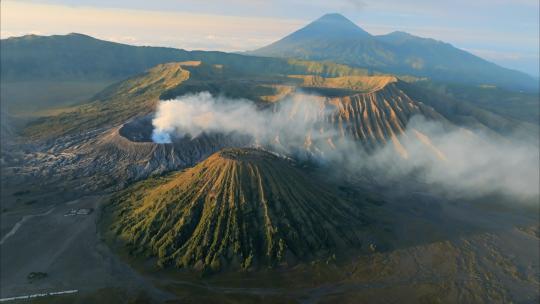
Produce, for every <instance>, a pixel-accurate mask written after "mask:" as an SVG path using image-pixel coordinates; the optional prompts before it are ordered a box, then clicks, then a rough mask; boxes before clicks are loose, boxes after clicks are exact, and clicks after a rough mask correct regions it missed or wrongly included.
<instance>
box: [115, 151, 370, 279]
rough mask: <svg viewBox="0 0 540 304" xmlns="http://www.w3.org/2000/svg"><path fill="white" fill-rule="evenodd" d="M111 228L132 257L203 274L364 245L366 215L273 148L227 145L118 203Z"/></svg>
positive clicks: (130, 191)
mask: <svg viewBox="0 0 540 304" xmlns="http://www.w3.org/2000/svg"><path fill="white" fill-rule="evenodd" d="M111 212H113V221H112V223H111V226H110V229H111V231H112V232H113V233H114V234H115V235H117V237H118V238H119V239H120V240H122V241H123V242H125V244H126V245H127V246H128V248H129V250H130V252H131V254H133V255H136V256H147V257H156V258H157V263H158V265H160V266H169V265H172V266H176V267H180V268H188V269H195V270H198V271H211V272H212V271H218V270H222V269H258V268H260V267H264V266H269V267H274V266H279V265H295V264H297V263H299V262H304V261H307V260H310V259H318V258H326V257H328V256H331V255H332V254H333V253H336V252H338V253H341V252H342V251H343V250H345V249H347V248H354V247H356V246H358V245H360V239H361V230H360V229H362V227H363V226H364V225H365V224H367V222H368V220H367V218H366V217H365V216H364V215H363V213H362V211H361V208H360V206H359V204H358V203H353V202H351V201H345V200H343V199H341V198H339V197H338V196H336V195H335V194H334V192H333V191H331V190H329V189H327V188H326V187H325V186H323V185H321V184H318V183H317V182H316V181H315V180H311V179H310V178H309V177H307V176H306V175H305V174H304V173H303V172H302V171H300V169H297V168H296V167H294V166H293V165H292V164H290V163H288V162H287V161H285V160H283V159H280V158H278V157H277V156H274V155H272V154H270V153H268V152H264V151H261V150H254V149H226V150H222V151H221V152H218V153H216V154H214V155H212V156H210V157H209V158H208V159H206V160H205V161H203V162H201V163H199V164H198V165H197V166H195V167H193V168H191V169H189V170H186V171H184V172H180V173H176V174H172V175H170V176H168V177H166V178H157V179H149V180H147V181H144V182H142V183H139V184H136V185H135V186H133V187H131V188H129V189H128V190H126V191H124V192H123V194H122V195H120V196H118V197H117V198H116V199H114V200H113V203H112V210H111Z"/></svg>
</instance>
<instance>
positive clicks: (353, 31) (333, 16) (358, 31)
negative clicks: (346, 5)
mask: <svg viewBox="0 0 540 304" xmlns="http://www.w3.org/2000/svg"><path fill="white" fill-rule="evenodd" d="M295 33H310V34H312V35H318V36H321V35H333V37H342V36H347V37H349V38H351V35H352V37H354V36H366V37H368V36H371V35H370V34H369V33H368V32H366V31H364V30H363V29H362V28H360V27H359V26H358V25H356V24H355V23H354V22H352V21H351V20H349V19H347V18H346V17H345V16H343V15H342V14H338V13H330V14H325V15H323V16H321V17H320V18H319V19H317V20H315V21H313V22H311V23H310V24H308V25H306V26H305V27H304V28H302V29H300V30H298V31H297V32H295ZM295 33H293V35H294V34H295Z"/></svg>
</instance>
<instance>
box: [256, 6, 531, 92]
mask: <svg viewBox="0 0 540 304" xmlns="http://www.w3.org/2000/svg"><path fill="white" fill-rule="evenodd" d="M248 54H251V55H256V56H269V57H283V58H297V59H304V60H324V61H332V62H336V63H341V64H346V65H349V66H352V67H362V68H367V69H369V70H371V71H374V72H383V73H390V74H395V75H414V76H418V77H428V78H430V79H433V80H437V81H444V82H452V83H461V84H476V85H482V84H491V85H496V86H501V87H504V88H509V89H519V90H527V91H531V92H537V91H538V81H537V80H535V79H534V77H532V76H530V75H527V74H525V73H522V72H519V71H515V70H510V69H506V68H503V67H501V66H498V65H496V64H494V63H492V62H488V61H486V60H484V59H482V58H480V57H478V56H475V55H473V54H471V53H468V52H466V51H464V50H461V49H458V48H456V47H454V46H452V45H451V44H449V43H446V42H442V41H438V40H435V39H430V38H422V37H418V36H414V35H411V34H408V33H405V32H399V31H398V32H392V33H389V34H386V35H379V36H375V35H371V34H369V33H368V32H367V31H365V30H363V29H362V28H361V27H359V26H358V25H356V24H355V23H353V22H352V21H350V20H349V19H347V18H346V17H344V16H343V15H341V14H326V15H323V16H322V17H320V18H319V19H317V20H315V21H313V22H311V23H309V24H307V25H306V26H305V27H303V28H301V29H299V30H297V31H295V32H293V33H291V34H289V35H287V36H286V37H284V38H282V39H280V40H278V41H276V42H274V43H271V44H269V45H267V46H264V47H262V48H259V49H257V50H254V51H250V52H248Z"/></svg>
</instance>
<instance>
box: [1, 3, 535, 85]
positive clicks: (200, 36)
mask: <svg viewBox="0 0 540 304" xmlns="http://www.w3.org/2000/svg"><path fill="white" fill-rule="evenodd" d="M0 5H1V16H0V17H1V19H0V25H1V27H0V36H1V38H2V39H4V38H8V37H12V36H21V35H25V34H30V33H32V34H38V35H52V34H67V33H71V32H77V33H84V34H87V35H91V36H94V37H97V38H100V39H106V40H112V41H116V42H122V43H128V44H134V45H153V46H170V47H177V48H184V49H188V50H193V49H201V50H221V51H233V52H234V51H244V50H252V49H256V48H258V47H261V46H264V45H266V44H269V43H271V42H273V41H276V40H278V39H280V38H282V37H283V36H285V35H287V34H289V33H291V32H293V31H294V30H296V29H299V28H301V27H302V26H304V25H306V24H308V23H309V22H310V21H313V20H315V19H317V18H318V17H320V16H322V15H323V14H325V13H334V12H338V13H342V14H343V15H345V16H346V17H347V18H349V19H350V20H351V21H353V22H355V23H356V24H357V25H359V26H360V27H362V28H363V29H364V30H366V31H368V32H370V33H371V34H374V35H381V34H386V33H389V32H392V31H395V30H401V31H406V32H408V33H411V34H414V35H417V36H421V37H428V38H434V39H437V40H442V41H445V42H449V43H451V44H453V45H454V46H456V47H458V48H461V49H464V50H466V51H469V52H471V53H473V54H475V55H478V56H480V57H482V58H485V59H487V60H489V61H492V62H495V63H497V64H499V65H502V66H504V67H508V68H512V69H517V70H520V71H524V72H526V73H529V74H531V75H534V76H538V75H539V57H540V55H539V52H540V50H539V34H540V33H539V11H540V8H539V0H453V1H433V0H334V1H328V0H274V1H265V0H227V1H218V0H180V1H178V0H177V1H173V0H153V1H145V0H118V1H108V0H78V1H76V0H2V1H1V4H0Z"/></svg>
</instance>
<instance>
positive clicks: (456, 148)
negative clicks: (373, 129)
mask: <svg viewBox="0 0 540 304" xmlns="http://www.w3.org/2000/svg"><path fill="white" fill-rule="evenodd" d="M324 102H325V100H324V98H322V97H319V96H312V95H306V94H296V95H294V96H292V97H291V98H289V99H287V100H284V101H281V102H279V104H276V105H273V106H271V108H270V109H264V110H262V109H258V108H257V107H256V106H255V103H254V102H252V101H249V100H243V99H236V100H232V99H228V98H224V97H213V96H211V95H210V94H209V93H207V92H203V93H199V94H195V95H186V96H181V97H179V98H177V99H174V100H166V101H161V103H160V105H159V107H158V111H157V113H156V116H155V118H154V120H153V126H154V130H153V134H152V139H153V140H154V141H155V142H156V143H170V142H171V141H172V138H174V137H178V136H180V137H182V136H185V135H190V136H192V137H197V136H200V135H201V134H203V133H238V134H245V135H249V136H251V137H252V138H253V140H254V145H260V146H264V147H266V148H268V149H270V150H273V151H276V152H279V153H283V154H289V155H291V154H294V155H295V156H306V155H308V156H310V157H313V158H315V159H318V160H321V161H324V162H328V163H331V164H332V166H329V168H335V172H339V174H341V173H342V172H345V171H347V172H356V173H362V172H370V173H369V174H374V175H376V177H377V178H379V179H384V180H386V181H387V182H388V181H391V180H394V179H400V178H404V177H409V176H410V175H411V174H415V176H418V177H419V178H421V179H422V180H423V181H424V182H426V183H428V184H431V185H433V187H442V189H444V190H445V191H446V192H447V193H448V194H449V195H456V196H461V197H463V196H466V197H476V196H481V195H484V194H490V193H504V194H509V195H515V196H516V197H519V198H527V199H530V198H536V197H538V195H539V186H538V185H539V182H540V178H539V167H540V164H539V149H538V146H537V143H532V144H531V143H527V142H524V141H519V140H513V139H511V138H510V139H508V138H494V137H493V136H489V135H486V134H483V133H482V132H480V131H474V132H471V131H469V130H465V129H462V128H451V129H449V128H447V127H446V126H443V125H442V124H441V123H440V122H437V121H428V120H426V119H424V118H423V117H421V116H415V117H413V118H411V119H410V120H409V123H408V124H407V128H406V130H405V132H404V133H402V134H400V135H398V136H396V137H395V138H391V139H390V140H389V141H388V144H386V145H385V146H383V147H379V148H377V149H376V150H375V151H371V152H370V153H367V152H366V151H365V150H364V149H363V148H362V145H361V144H360V143H359V141H358V140H355V139H353V138H352V137H350V136H347V135H344V134H343V132H342V130H341V131H340V130H336V128H335V127H334V126H333V125H332V123H331V122H330V121H328V120H327V119H325V117H326V116H327V115H328V114H329V113H328V111H329V110H328V107H325V106H324ZM334 110H336V109H334Z"/></svg>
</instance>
